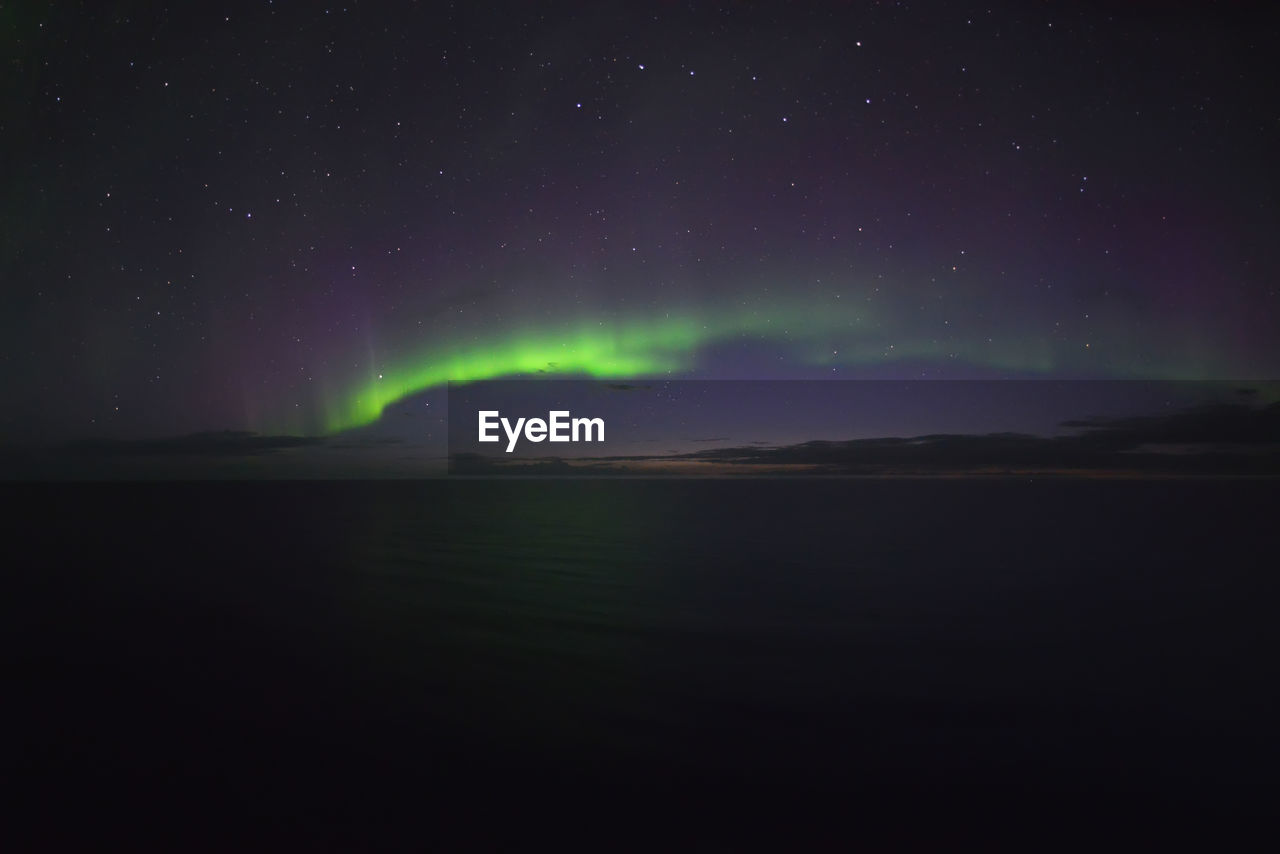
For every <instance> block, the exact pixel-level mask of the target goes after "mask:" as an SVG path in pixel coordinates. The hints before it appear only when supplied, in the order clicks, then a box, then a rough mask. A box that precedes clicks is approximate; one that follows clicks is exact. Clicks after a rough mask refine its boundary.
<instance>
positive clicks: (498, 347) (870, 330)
mask: <svg viewBox="0 0 1280 854" xmlns="http://www.w3.org/2000/svg"><path fill="white" fill-rule="evenodd" d="M877 326H878V324H877V323H876V318H875V317H874V315H873V313H872V312H871V311H868V310H861V311H859V312H858V313H857V314H856V315H850V314H849V313H848V312H836V311H832V312H815V311H814V310H813V308H812V307H811V306H807V307H805V308H803V309H796V308H792V309H790V310H787V309H778V308H774V309H773V310H764V309H760V308H756V309H752V308H746V307H743V308H740V309H739V310H737V311H733V312H723V313H719V314H718V315H717V316H716V319H709V318H706V317H703V316H699V315H698V314H695V313H692V312H686V313H674V312H673V313H670V314H663V315H660V316H655V317H649V318H640V319H637V318H632V319H628V320H624V321H601V320H590V319H587V320H580V321H577V322H576V323H565V324H561V325H558V326H552V327H540V328H534V329H525V330H517V331H514V332H510V333H507V334H505V335H499V334H495V335H493V336H491V337H489V338H488V339H487V340H486V339H481V340H477V341H473V342H471V343H469V344H466V345H462V346H454V347H447V346H444V347H439V348H437V349H436V350H435V351H434V352H430V351H428V352H424V353H422V354H420V355H419V356H418V357H416V358H413V359H408V360H403V361H402V362H401V363H400V364H396V365H393V366H391V367H390V368H384V369H382V370H381V371H379V372H378V373H376V374H374V375H373V376H371V377H369V378H368V379H366V380H365V381H364V382H362V383H360V384H359V385H358V386H357V387H356V388H355V389H354V390H352V391H351V392H350V393H349V394H346V395H344V396H341V397H339V398H338V399H336V400H335V399H330V400H327V401H326V402H325V407H324V412H323V418H324V432H325V433H329V434H332V433H338V432H342V431H344V430H350V429H353V428H356V427H362V426H365V425H368V424H371V423H373V422H375V421H377V420H378V419H379V418H380V417H381V416H382V413H383V411H384V410H385V409H386V408H387V407H388V406H390V405H392V404H394V403H396V402H397V401H400V400H403V399H404V398H406V397H409V396H411V395H414V394H418V393H421V392H423V391H427V390H429V389H431V388H435V387H438V386H442V385H444V384H445V383H448V382H474V381H479V380H488V379H498V378H502V377H514V376H532V375H561V376H575V375H576V376H584V377H591V378H594V379H621V378H645V377H653V376H657V375H669V374H673V373H683V372H687V371H690V370H693V369H694V368H696V364H697V355H698V353H699V351H700V350H702V349H704V348H706V347H709V346H712V345H714V344H717V343H723V342H726V341H733V340H735V339H736V340H757V341H772V342H775V343H777V344H779V345H790V346H792V347H797V348H799V350H800V352H801V353H802V355H803V358H804V360H805V361H806V362H807V363H810V364H815V365H818V364H832V363H837V362H838V363H849V362H864V363H865V362H870V361H880V360H883V359H884V358H885V357H886V350H885V345H883V344H881V343H880V342H881V341H882V340H883V339H884V335H883V333H881V332H879V331H878V330H877V329H876V327H877ZM850 337H857V338H862V339H864V342H863V344H862V345H851V344H850ZM895 340H898V341H899V342H902V339H900V338H899V339H895ZM833 345H834V346H833ZM954 346H955V345H954V344H947V345H944V344H942V343H940V342H937V341H926V342H923V343H920V342H916V343H915V344H914V345H912V344H910V343H897V344H895V345H893V348H892V350H890V351H889V356H890V357H891V358H913V357H920V358H929V357H942V356H945V354H946V351H948V350H949V349H950V350H954ZM1019 350H1020V352H1017V353H1015V352H1005V353H1003V354H996V353H993V352H992V353H988V354H987V358H986V359H985V360H984V361H986V362H987V363H1000V364H1007V365H1008V366H1014V365H1022V364H1026V361H1027V359H1028V354H1027V352H1026V351H1025V349H1023V348H1019ZM1047 356H1048V354H1047V353H1040V354H1038V355H1036V356H1034V357H1032V358H1033V361H1034V362H1035V364H1036V366H1037V367H1042V368H1046V369H1047V368H1048V367H1049V364H1048V362H1046V361H1045V359H1046V358H1047Z"/></svg>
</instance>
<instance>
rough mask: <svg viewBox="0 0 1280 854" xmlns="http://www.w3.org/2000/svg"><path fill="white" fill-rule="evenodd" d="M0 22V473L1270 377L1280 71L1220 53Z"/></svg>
mask: <svg viewBox="0 0 1280 854" xmlns="http://www.w3.org/2000/svg"><path fill="white" fill-rule="evenodd" d="M0 18H2V21H0V39H2V40H3V42H2V43H3V48H4V59H5V72H4V74H3V75H0V80H2V81H3V83H2V86H3V90H2V91H3V101H2V102H0V103H2V105H3V109H0V155H2V159H3V163H4V165H5V176H6V177H5V182H4V192H3V194H0V199H2V206H0V282H3V293H4V297H5V310H4V311H3V313H2V314H0V324H2V332H3V341H4V345H3V348H2V349H0V376H2V377H3V388H4V398H5V405H4V406H3V408H2V409H0V413H2V414H0V439H3V440H4V441H8V442H28V441H32V440H37V439H39V440H69V439H78V438H106V439H142V438H148V437H163V436H175V435H181V434H185V433H191V432H197V431H214V430H240V431H253V432H258V433H264V434H272V435H278V434H290V435H304V436H316V435H329V434H334V433H337V432H340V431H342V430H345V429H348V428H353V427H358V426H362V425H366V424H369V423H370V422H372V421H374V420H375V419H377V417H378V415H379V413H380V412H381V410H382V408H383V407H384V406H385V405H387V404H390V403H392V402H397V401H398V402H399V404H400V406H402V407H403V406H404V405H406V404H405V400H406V399H409V400H412V399H413V397H414V396H415V395H418V394H419V393H421V392H423V391H431V390H432V389H438V388H439V387H440V385H441V384H442V383H443V382H445V381H447V380H450V379H455V380H456V379H479V378H489V377H501V376H509V375H514V374H529V373H536V372H538V371H545V372H547V373H550V374H556V375H558V374H565V375H581V374H585V375H587V376H595V377H609V378H619V377H639V376H671V377H704V378H708V377H709V378H718V377H719V378H730V377H731V378H778V377H804V378H823V377H838V378H844V379H849V378H858V377H894V378H908V377H927V378H931V379H939V378H940V379H948V378H962V377H1018V378H1035V377H1046V378H1072V377H1105V378H1172V379H1189V378H1222V379H1248V378H1274V377H1275V376H1277V374H1278V373H1280V371H1278V370H1277V369H1278V368H1280V337H1278V336H1276V334H1275V330H1276V329H1277V320H1280V317H1278V315H1280V301H1278V300H1277V297H1276V280H1277V270H1278V268H1280V254H1278V253H1277V249H1276V240H1275V234H1276V233H1277V224H1278V223H1277V219H1278V218H1280V206H1278V205H1280V195H1278V193H1277V189H1278V187H1280V182H1278V181H1277V170H1276V167H1275V153H1276V152H1277V151H1280V119H1278V117H1277V112H1276V104H1277V103H1280V98H1278V97H1277V95H1278V94H1280V93H1277V91H1276V90H1277V86H1276V76H1275V74H1274V68H1273V60H1274V56H1273V54H1274V45H1275V43H1276V36H1277V33H1276V31H1275V29H1274V28H1273V27H1272V28H1269V27H1268V24H1267V22H1266V21H1265V20H1264V19H1263V18H1261V17H1257V18H1254V17H1251V15H1250V13H1246V12H1242V11H1239V10H1225V11H1224V10H1223V9H1221V8H1214V9H1205V10H1203V11H1201V12H1199V13H1188V12H1185V11H1179V12H1175V11H1171V10H1170V9H1169V8H1166V5H1165V4H1156V3H1123V4H1101V3H1097V4H1081V3H1075V2H1072V3H1029V2H1019V3H1009V4H1001V3H994V4H992V3H989V4H985V5H983V6H973V7H969V6H964V5H963V4H956V3H893V2H884V3H840V4H836V3H830V4H736V3H735V4H722V5H711V4H677V3H629V4H619V3H595V4H579V3H571V4H563V5H558V4H551V3H517V4H510V5H506V6H495V5H488V4H470V3H457V4H452V5H446V4H434V3H384V4H376V5H374V4H361V3H356V2H347V3H345V4H343V3H335V4H333V5H330V6H328V7H326V6H325V5H324V4H318V3H290V2H265V1H264V2H254V3H230V4H219V5H216V6H206V5H204V4H178V5H173V6H170V7H168V8H165V6H164V5H163V4H156V3H101V4H99V3H6V4H4V5H3V7H0ZM425 408H426V407H425V406H424V410H425ZM403 423H412V424H414V425H415V426H414V427H413V428H412V429H414V430H421V429H425V428H423V427H421V426H418V425H420V424H425V423H427V422H426V421H425V420H421V421H419V422H409V421H408V420H405V421H404V422H403ZM405 429H407V428H405Z"/></svg>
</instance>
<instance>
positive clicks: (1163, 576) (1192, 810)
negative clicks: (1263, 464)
mask: <svg viewBox="0 0 1280 854" xmlns="http://www.w3.org/2000/svg"><path fill="white" fill-rule="evenodd" d="M0 491H2V492H3V493H4V496H5V498H6V499H7V501H8V502H9V504H10V507H11V509H10V510H8V511H7V517H6V520H7V527H8V532H7V533H8V536H7V538H6V542H7V544H8V549H7V551H8V558H7V560H6V561H5V569H4V585H5V596H4V601H5V605H4V614H3V616H4V621H5V634H6V638H7V640H6V647H7V649H6V659H7V662H6V674H7V675H6V679H5V681H6V690H5V692H4V693H5V695H6V699H5V701H4V702H5V705H6V707H7V708H8V710H9V711H8V713H7V715H6V716H8V717H9V720H10V723H9V724H7V725H6V741H7V742H8V747H7V748H6V751H5V753H6V760H5V761H6V764H8V765H9V767H10V768H11V769H12V773H11V774H7V775H6V776H8V777H9V779H10V783H11V785H12V787H13V792H12V794H11V796H10V797H9V803H10V804H11V805H12V806H14V807H16V810H17V813H18V814H20V815H22V816H23V817H24V819H25V821H23V822H20V823H19V825H17V826H19V827H21V828H22V829H23V832H24V833H26V832H28V831H27V828H28V826H29V827H30V833H32V834H35V835H34V836H27V837H25V838H26V840H27V841H28V843H31V844H33V847H42V846H41V845H40V840H48V839H54V838H58V839H62V838H74V837H76V836H78V835H81V834H83V835H84V837H85V838H90V839H110V838H113V835H115V834H119V833H127V834H135V833H144V832H145V833H148V834H150V833H174V834H177V835H178V838H180V839H182V840H183V841H184V843H183V844H184V845H190V846H195V845H198V844H199V843H210V844H213V843H212V842H211V840H217V839H221V838H223V834H230V833H240V832H243V833H245V834H247V836H245V837H244V838H246V839H252V840H256V841H259V842H261V841H263V840H267V839H283V840H290V839H293V838H294V836H295V835H296V834H302V835H304V836H306V837H307V838H309V839H311V840H312V841H324V842H327V843H331V844H332V846H333V847H337V848H344V849H347V850H352V849H355V848H359V847H361V845H363V844H364V843H365V842H369V841H371V840H382V839H394V838H400V837H402V836H403V835H404V834H409V835H411V837H412V838H416V839H419V840H421V841H422V842H423V844H429V843H430V842H432V841H438V840H439V839H441V838H442V835H443V834H445V833H449V834H455V833H459V832H463V833H468V834H477V838H485V837H486V836H487V835H489V834H493V833H501V834H512V835H515V836H520V835H521V834H528V835H530V836H531V837H534V838H538V837H541V836H543V835H544V834H548V833H550V834H553V835H555V836H557V837H560V836H562V835H566V834H568V836H567V837H566V838H568V837H569V836H574V835H576V834H582V835H584V836H585V837H586V838H587V839H588V840H591V839H594V840H596V842H598V844H599V846H600V847H602V848H605V849H608V848H613V847H618V846H620V845H625V844H627V843H628V842H631V841H635V840H637V839H647V838H650V837H656V838H660V839H661V838H662V837H661V834H664V833H670V834H672V835H671V836H669V837H666V842H664V843H663V844H665V845H669V846H674V847H680V843H689V844H695V843H696V844H714V843H715V842H717V841H721V842H725V843H726V844H728V845H735V844H737V843H736V842H735V840H742V839H749V840H752V841H760V840H764V839H780V840H791V841H796V840H801V839H804V840H819V839H826V840H837V841H839V842H840V843H841V844H855V843H856V842H857V841H858V840H859V839H863V838H865V837H866V836H867V835H869V834H873V833H874V834H879V835H884V834H888V835H889V836H890V837H892V836H893V835H894V834H898V835H899V836H900V837H901V838H903V839H916V840H934V841H945V840H948V839H952V838H958V837H960V836H969V837H978V838H981V837H983V836H986V835H988V834H995V833H997V832H1000V833H1003V832H1004V831H1008V830H1010V829H1011V828H1014V827H1023V828H1028V829H1029V832H1031V833H1033V834H1035V836H1033V837H1032V838H1035V839H1039V840H1040V842H1041V843H1043V842H1045V841H1052V840H1054V839H1058V838H1060V837H1062V836H1063V835H1064V834H1070V833H1074V832H1082V831H1083V829H1085V828H1089V829H1090V830H1089V832H1094V829H1097V832H1100V833H1102V832H1105V833H1108V834H1114V833H1119V832H1123V833H1129V834H1133V835H1134V836H1135V837H1136V838H1140V839H1149V838H1151V837H1153V836H1169V835H1174V836H1176V835H1178V834H1180V833H1183V832H1191V831H1192V830H1196V831H1207V832H1210V833H1214V834H1221V833H1227V832H1229V831H1231V830H1232V829H1236V828H1240V827H1243V826H1244V825H1245V824H1246V823H1249V822H1251V821H1254V820H1256V819H1259V818H1262V817H1264V816H1265V815H1267V814H1268V813H1271V812H1273V811H1274V795H1275V792H1276V787H1275V782H1274V781H1275V779H1276V774H1277V769H1278V767H1280V766H1278V765H1277V759H1278V754H1277V739H1276V737H1275V735H1274V725H1275V720H1276V717H1277V707H1276V704H1275V703H1274V701H1273V699H1272V697H1271V695H1272V693H1273V692H1274V687H1273V686H1274V682H1275V677H1276V675H1277V667H1276V665H1275V662H1276V657H1275V651H1276V650H1277V649H1280V643H1278V642H1277V641H1278V640H1280V639H1278V638H1277V635H1278V634H1280V632H1278V631H1277V628H1276V625H1277V622H1276V621H1277V605H1278V604H1280V597H1278V596H1277V591H1278V589H1280V585H1278V584H1277V580H1276V579H1277V576H1276V571H1275V569H1274V566H1273V564H1275V563H1276V560H1275V551H1276V544H1277V539H1276V527H1275V518H1276V508H1277V507H1280V502H1278V501H1277V498H1280V484H1277V483H1276V482H1249V481H1223V482H1197V481H1167V482H1142V481H1118V482H1106V483H1097V482H1086V481H1056V482H1055V481H1045V480H1037V481H1034V482H1027V481H1017V480H1008V481H929V480H912V481H865V480H863V481H858V480H846V481H804V480H794V481H791V480H779V481H771V480H750V481H734V482H730V481H489V482H458V481H433V482H418V483H404V482H369V483H359V482H347V483H342V482H320V483H201V484H152V485H143V484H136V485H121V484H100V485H70V486H69V485H56V486H55V485H48V486H14V485H9V486H5V487H3V489H2V490H0ZM588 828H603V829H590V830H589V829H588ZM593 834H603V835H593ZM1107 838H1112V839H1114V838H1116V837H1114V836H1109V837H1107ZM32 840H35V842H34V843H32V842H31V841H32Z"/></svg>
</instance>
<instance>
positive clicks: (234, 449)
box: [61, 430, 324, 458]
mask: <svg viewBox="0 0 1280 854" xmlns="http://www.w3.org/2000/svg"><path fill="white" fill-rule="evenodd" d="M323 443H324V440H323V439H321V438H313V437H307V436H262V435H259V434H257V433H247V432H241V431H234V430H224V431H221V432H209V433H192V434H189V435H186V436H171V437H167V438H161V439H84V440H81V441H76V442H69V443H67V444H66V445H63V446H62V447H61V450H62V451H63V452H65V453H67V454H69V455H74V456H76V457H80V458H85V457H99V458H116V457H248V456H259V455H262V454H271V453H275V452H277V451H282V450H286V449H289V448H300V447H308V446H313V445H319V444H323Z"/></svg>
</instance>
